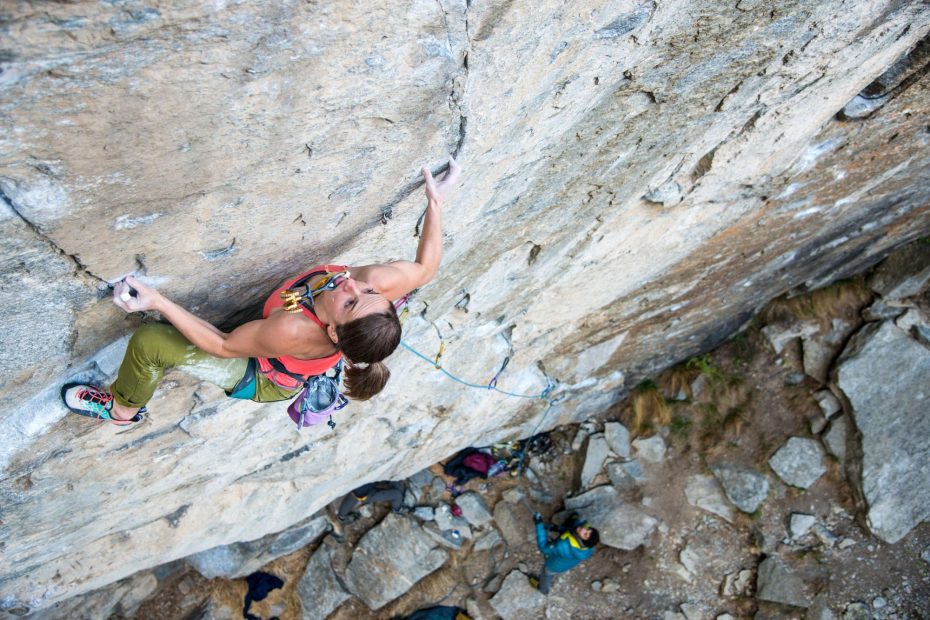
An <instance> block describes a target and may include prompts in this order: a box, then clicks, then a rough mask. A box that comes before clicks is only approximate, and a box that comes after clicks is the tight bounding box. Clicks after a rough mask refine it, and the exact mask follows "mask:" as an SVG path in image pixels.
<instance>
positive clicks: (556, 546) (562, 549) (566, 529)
mask: <svg viewBox="0 0 930 620" xmlns="http://www.w3.org/2000/svg"><path fill="white" fill-rule="evenodd" d="M533 521H534V522H535V523H536V545H537V546H538V547H539V550H540V551H541V552H542V554H543V557H545V559H546V561H545V563H544V564H543V569H542V574H541V575H540V576H539V577H538V578H536V577H530V583H531V584H532V585H533V586H534V587H536V588H537V589H538V590H539V591H540V592H542V593H543V594H549V588H550V587H551V586H552V578H553V576H554V574H555V573H564V572H565V571H568V570H571V569H573V568H575V567H576V566H578V564H580V563H581V562H583V561H584V560H587V559H588V558H590V557H591V556H592V555H594V548H595V547H596V546H597V543H598V542H599V541H600V534H599V533H598V531H597V530H596V529H594V528H593V527H591V526H590V525H588V522H587V521H585V520H584V519H581V518H580V517H579V516H578V515H577V514H575V513H572V514H571V515H570V516H569V517H568V519H567V520H566V522H565V525H563V526H562V527H561V528H560V530H561V532H560V534H559V537H558V538H556V539H555V540H554V541H552V542H549V532H548V531H547V529H546V526H545V524H543V518H542V515H541V514H539V513H538V512H537V513H535V514H534V515H533Z"/></svg>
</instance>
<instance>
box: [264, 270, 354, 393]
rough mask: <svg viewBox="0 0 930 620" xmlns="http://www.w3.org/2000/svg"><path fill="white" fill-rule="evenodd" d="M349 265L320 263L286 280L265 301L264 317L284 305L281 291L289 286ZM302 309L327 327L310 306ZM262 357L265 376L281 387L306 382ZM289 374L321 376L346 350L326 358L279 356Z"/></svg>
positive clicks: (296, 386) (301, 309)
mask: <svg viewBox="0 0 930 620" xmlns="http://www.w3.org/2000/svg"><path fill="white" fill-rule="evenodd" d="M346 269H347V267H346V266H345V265H318V266H316V267H314V268H313V269H310V270H309V271H306V272H304V273H302V274H300V275H299V276H297V277H296V278H292V279H290V280H288V281H287V282H285V283H284V284H283V285H282V286H281V287H280V288H278V289H277V290H275V292H274V293H272V294H271V296H270V297H268V299H267V300H266V301H265V307H264V309H263V310H262V318H266V319H267V318H268V316H269V315H270V314H271V311H272V310H274V309H275V308H280V307H281V306H283V305H284V299H283V298H282V297H281V291H283V290H284V289H286V288H291V287H292V286H294V284H295V283H297V282H300V281H301V280H304V279H306V278H308V277H311V276H313V275H315V274H317V273H319V274H320V275H324V274H325V273H335V272H338V271H345V270H346ZM300 311H301V312H303V313H304V316H307V317H309V318H310V320H311V321H313V322H314V323H316V324H317V325H319V326H320V329H325V327H324V325H323V322H322V321H320V319H319V318H318V317H317V316H316V315H315V314H313V312H311V311H310V310H309V309H307V308H306V307H304V306H301V307H300ZM257 359H258V368H259V370H260V371H261V373H262V374H263V375H265V377H267V378H268V379H269V380H270V381H271V382H272V383H274V384H275V385H277V386H279V387H283V388H286V389H297V388H299V387H300V386H301V385H302V382H301V381H298V380H297V379H295V378H294V377H291V376H290V375H288V374H287V373H283V372H279V371H278V370H277V369H276V368H275V367H274V365H273V364H272V362H271V361H270V360H269V359H268V358H266V357H259V358H257ZM275 359H276V360H277V361H278V362H279V363H280V364H281V365H283V366H284V368H285V369H286V370H287V372H288V373H291V374H294V375H299V376H301V377H304V378H306V377H312V376H313V375H320V374H323V373H324V372H326V371H327V370H329V369H330V368H332V367H333V366H335V365H336V364H338V363H339V360H341V359H342V353H340V352H339V351H336V352H335V353H333V354H332V355H328V356H326V357H315V358H313V359H301V358H299V357H293V356H290V355H282V356H281V357H278V358H275Z"/></svg>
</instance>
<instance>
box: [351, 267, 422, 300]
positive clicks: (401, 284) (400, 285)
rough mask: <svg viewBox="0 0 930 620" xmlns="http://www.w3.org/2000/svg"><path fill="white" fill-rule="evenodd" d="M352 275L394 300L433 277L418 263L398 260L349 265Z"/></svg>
mask: <svg viewBox="0 0 930 620" xmlns="http://www.w3.org/2000/svg"><path fill="white" fill-rule="evenodd" d="M349 269H350V271H351V272H352V277H353V278H355V279H356V280H359V281H361V282H365V283H367V284H369V285H371V286H372V288H374V289H375V290H376V291H378V292H379V293H381V294H382V295H384V296H385V297H387V298H388V299H390V300H392V301H394V300H397V299H400V298H401V297H403V296H404V295H406V294H407V293H409V292H410V291H412V290H413V289H415V288H419V287H421V286H423V285H424V284H426V283H427V282H429V281H430V280H432V279H433V276H434V275H435V274H434V273H431V272H430V271H429V270H428V269H427V268H426V267H424V266H423V265H421V264H420V263H417V262H414V261H409V260H398V261H393V262H390V263H380V264H375V265H362V266H360V267H350V268H349Z"/></svg>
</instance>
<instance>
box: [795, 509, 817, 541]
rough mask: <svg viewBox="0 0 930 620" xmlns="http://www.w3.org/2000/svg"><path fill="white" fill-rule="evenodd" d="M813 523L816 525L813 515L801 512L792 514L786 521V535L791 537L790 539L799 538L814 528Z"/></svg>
mask: <svg viewBox="0 0 930 620" xmlns="http://www.w3.org/2000/svg"><path fill="white" fill-rule="evenodd" d="M815 523H817V518H816V517H815V516H814V515H808V514H804V513H803V512H793V513H791V517H790V518H789V521H788V533H789V534H790V535H791V538H795V539H797V538H801V537H802V536H804V535H805V534H807V533H808V532H809V531H810V529H811V528H812V527H814V524H815Z"/></svg>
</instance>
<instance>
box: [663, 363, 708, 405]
mask: <svg viewBox="0 0 930 620" xmlns="http://www.w3.org/2000/svg"><path fill="white" fill-rule="evenodd" d="M698 374H699V372H698V370H697V369H695V368H693V367H691V366H689V365H688V363H687V362H684V363H681V364H676V365H675V366H672V367H671V368H669V369H668V370H666V371H665V372H663V373H662V374H661V375H659V379H658V383H659V385H660V386H661V387H662V391H663V392H665V395H666V396H667V397H668V398H674V399H677V398H678V395H679V394H684V395H685V398H687V399H689V400H690V399H691V398H694V395H693V394H692V393H691V382H692V381H694V380H695V379H696V378H697V375H698Z"/></svg>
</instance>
